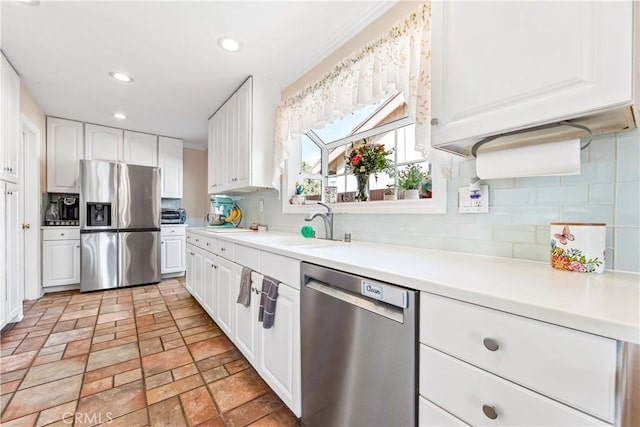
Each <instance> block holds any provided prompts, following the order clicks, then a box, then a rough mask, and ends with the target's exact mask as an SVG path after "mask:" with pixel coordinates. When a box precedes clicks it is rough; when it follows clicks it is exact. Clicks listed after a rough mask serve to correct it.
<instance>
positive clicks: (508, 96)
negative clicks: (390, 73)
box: [431, 1, 633, 145]
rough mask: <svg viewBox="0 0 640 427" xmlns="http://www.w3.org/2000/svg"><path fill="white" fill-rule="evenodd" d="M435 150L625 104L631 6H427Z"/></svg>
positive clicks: (629, 69)
mask: <svg viewBox="0 0 640 427" xmlns="http://www.w3.org/2000/svg"><path fill="white" fill-rule="evenodd" d="M432 12H433V14H432V21H431V23H432V27H431V28H432V51H431V58H432V106H433V108H432V117H433V121H432V125H433V126H432V138H433V144H434V145H441V144H445V143H448V142H452V141H463V140H470V139H476V140H477V139H480V138H482V137H483V136H487V135H491V134H496V133H500V132H503V131H509V130H514V129H518V128H526V127H530V126H534V125H537V124H542V123H549V122H553V121H557V120H562V119H567V118H572V117H576V116H580V115H584V114H588V113H591V112H594V111H599V110H603V109H607V108H610V107H619V106H625V105H628V104H631V102H632V98H633V88H632V86H633V85H632V81H633V78H632V77H633V61H632V59H633V50H632V49H633V47H632V37H633V22H632V18H633V16H632V2H631V1H621V2H538V1H526V2H498V1H496V2H489V3H487V2H433V3H432Z"/></svg>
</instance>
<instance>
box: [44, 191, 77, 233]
mask: <svg viewBox="0 0 640 427" xmlns="http://www.w3.org/2000/svg"><path fill="white" fill-rule="evenodd" d="M47 201H48V203H49V207H48V208H47V210H46V212H45V216H44V225H47V226H55V225H66V226H69V225H79V222H80V221H79V219H80V202H79V199H78V195H77V194H59V193H49V194H47Z"/></svg>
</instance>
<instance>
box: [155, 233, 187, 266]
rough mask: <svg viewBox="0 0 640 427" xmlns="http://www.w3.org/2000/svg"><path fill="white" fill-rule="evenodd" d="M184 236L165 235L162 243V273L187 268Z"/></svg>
mask: <svg viewBox="0 0 640 427" xmlns="http://www.w3.org/2000/svg"><path fill="white" fill-rule="evenodd" d="M184 257H185V238H184V236H176V237H163V238H162V241H161V244H160V265H161V268H160V273H161V274H168V273H180V272H183V271H184V268H185V262H184Z"/></svg>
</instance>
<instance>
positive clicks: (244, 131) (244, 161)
mask: <svg viewBox="0 0 640 427" xmlns="http://www.w3.org/2000/svg"><path fill="white" fill-rule="evenodd" d="M236 98H237V102H236V123H237V125H236V135H235V138H234V150H233V168H234V170H235V173H234V177H235V179H236V181H235V183H234V184H235V185H237V186H239V187H244V186H247V185H249V181H250V176H249V174H250V173H251V169H250V163H251V160H252V158H251V135H252V132H251V131H252V129H251V123H252V122H251V111H252V109H251V79H249V80H247V81H246V82H245V84H243V85H242V86H241V87H240V89H238V91H237V92H236ZM256 160H257V161H265V160H266V161H267V162H268V161H270V160H269V159H256Z"/></svg>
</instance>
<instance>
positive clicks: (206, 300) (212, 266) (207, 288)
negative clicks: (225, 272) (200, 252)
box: [202, 252, 218, 319]
mask: <svg viewBox="0 0 640 427" xmlns="http://www.w3.org/2000/svg"><path fill="white" fill-rule="evenodd" d="M216 258H217V257H216V256H215V255H213V254H211V253H209V252H205V253H204V267H203V269H204V273H203V275H202V282H203V297H202V303H203V304H202V305H203V307H204V309H205V311H206V312H207V313H209V316H211V318H212V319H214V318H215V316H216V306H215V301H216V299H215V298H216V295H215V290H216V285H217V283H216V280H217V274H216V273H217V270H218V265H217V263H216V261H217V260H216Z"/></svg>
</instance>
